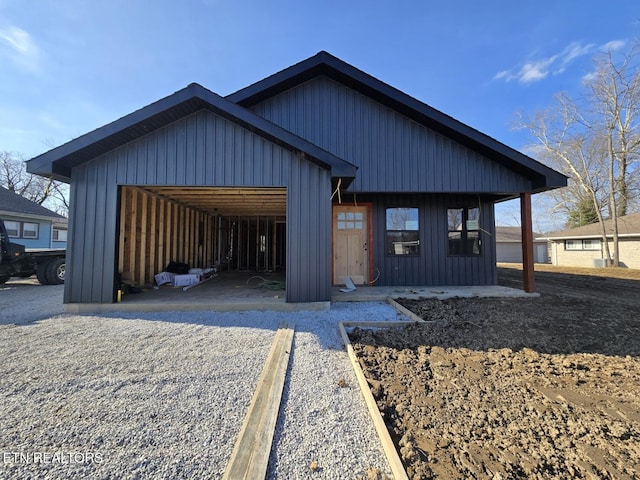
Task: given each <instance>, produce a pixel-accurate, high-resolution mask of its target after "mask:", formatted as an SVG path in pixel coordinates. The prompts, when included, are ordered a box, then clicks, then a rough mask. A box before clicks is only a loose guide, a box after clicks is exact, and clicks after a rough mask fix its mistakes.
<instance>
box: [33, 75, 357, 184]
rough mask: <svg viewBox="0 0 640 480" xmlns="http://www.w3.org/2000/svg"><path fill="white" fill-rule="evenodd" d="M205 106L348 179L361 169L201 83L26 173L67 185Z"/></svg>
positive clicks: (36, 162)
mask: <svg viewBox="0 0 640 480" xmlns="http://www.w3.org/2000/svg"><path fill="white" fill-rule="evenodd" d="M202 109H206V110H209V111H212V112H213V113H215V114H217V115H220V116H222V117H224V118H227V119H229V120H230V121H232V122H234V123H237V124H239V125H241V126H243V127H244V128H247V129H248V130H250V131H252V132H254V133H256V134H258V135H260V136H262V137H264V138H267V139H268V140H270V141H272V142H274V143H276V144H278V145H280V146H282V147H284V148H286V149H288V150H291V151H294V152H297V153H299V154H303V156H304V157H305V158H306V159H307V160H309V161H311V162H313V163H315V164H317V165H319V166H321V167H323V168H326V169H329V170H330V171H331V175H332V177H334V178H344V179H345V180H346V181H348V182H349V183H350V181H351V180H353V178H355V175H356V171H357V167H356V166H355V165H353V164H351V163H349V162H346V161H345V160H343V159H341V158H339V157H336V156H335V155H333V154H331V153H329V152H327V151H326V150H323V149H321V148H320V147H317V146H316V145H313V144H312V143H310V142H308V141H306V140H304V139H302V138H301V137H298V136H296V135H294V134H292V133H291V132H288V131H287V130H284V129H283V128H281V127H278V126H277V125H275V124H273V123H271V122H269V121H267V120H265V119H264V118H262V117H259V116H258V115H255V114H254V113H252V112H250V111H248V110H246V109H245V108H243V107H242V106H240V105H236V104H234V103H232V102H229V101H228V100H225V99H224V98H222V97H220V96H219V95H217V94H215V93H213V92H211V91H210V90H207V89H206V88H204V87H202V86H201V85H198V84H195V83H193V84H191V85H189V86H187V87H186V88H184V89H182V90H179V91H177V92H175V93H174V94H172V95H169V96H168V97H165V98H163V99H161V100H158V101H157V102H154V103H152V104H150V105H148V106H146V107H144V108H142V109H140V110H137V111H135V112H133V113H130V114H129V115H126V116H124V117H122V118H120V119H118V120H115V121H114V122H111V123H109V124H107V125H105V126H103V127H100V128H98V129H96V130H93V131H91V132H89V133H87V134H85V135H82V136H80V137H78V138H76V139H74V140H72V141H70V142H68V143H66V144H64V145H61V146H59V147H57V148H54V149H52V150H49V151H48V152H46V153H43V154H42V155H39V156H37V157H34V158H32V159H31V160H29V161H28V162H27V171H28V172H29V173H34V174H37V175H41V176H44V177H47V178H53V179H55V180H59V181H63V182H67V183H69V182H70V181H71V172H72V169H73V167H75V166H78V165H81V164H83V163H85V162H87V161H90V160H92V159H94V158H97V157H99V156H101V155H103V154H105V153H107V152H109V151H112V150H114V149H116V148H119V147H120V146H122V145H125V144H127V143H129V142H131V141H133V140H136V139H137V138H140V137H142V136H144V135H147V134H149V133H151V132H153V131H155V130H158V129H160V128H162V127H164V126H166V125H168V124H170V123H172V122H174V121H176V120H179V119H181V118H184V117H185V116H187V115H190V114H192V113H195V112H197V111H199V110H202Z"/></svg>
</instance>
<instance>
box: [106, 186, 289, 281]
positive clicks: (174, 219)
mask: <svg viewBox="0 0 640 480" xmlns="http://www.w3.org/2000/svg"><path fill="white" fill-rule="evenodd" d="M185 190H189V189H184V188H183V189H182V191H185ZM197 190H198V191H199V192H200V194H201V195H205V196H206V195H208V196H211V195H217V194H218V191H223V194H225V195H231V194H230V193H229V190H230V189H215V188H208V189H197ZM238 190H240V193H238V194H234V195H235V197H236V198H244V197H243V195H241V193H242V192H244V193H245V194H247V195H257V193H258V192H260V193H265V192H267V193H266V195H267V196H272V197H275V196H278V195H281V194H283V192H284V195H285V199H286V190H284V189H246V188H242V189H238ZM274 190H277V193H274ZM172 191H173V190H172ZM157 192H161V193H163V194H160V193H157ZM164 193H166V192H164V190H162V189H160V188H159V187H158V188H156V187H144V188H142V187H130V186H123V187H121V189H120V196H121V198H120V225H119V230H118V232H119V238H118V249H119V257H118V272H119V273H120V274H121V276H122V279H123V280H124V281H125V282H127V283H130V284H132V285H136V286H143V285H150V284H152V283H153V276H154V275H155V274H156V273H158V272H161V271H163V270H164V269H165V267H166V266H167V264H168V263H169V262H170V261H172V260H173V261H177V262H182V263H187V264H189V266H191V267H198V268H205V267H210V266H218V267H221V266H223V263H226V262H227V260H228V262H229V263H228V265H227V266H226V268H228V269H229V270H232V269H236V270H254V271H261V270H270V269H273V270H275V269H276V268H277V266H279V265H284V251H285V249H284V245H280V244H279V243H283V242H284V241H285V238H284V235H280V234H279V232H281V233H283V232H284V229H280V228H279V226H280V225H284V222H285V217H284V215H273V214H272V215H263V214H262V210H261V206H260V205H258V204H257V203H255V204H253V207H252V208H253V210H252V215H250V216H249V215H247V216H223V215H220V214H217V213H211V212H209V211H203V210H200V209H199V208H198V206H197V205H190V204H188V203H185V202H184V201H183V200H185V199H186V197H185V196H182V197H180V196H176V197H175V198H176V199H178V200H179V201H178V200H176V199H174V198H173V197H172V198H169V197H168V196H167V195H164ZM252 201H255V202H257V201H258V200H257V199H256V198H253V200H252ZM256 213H258V215H256ZM227 257H229V258H227Z"/></svg>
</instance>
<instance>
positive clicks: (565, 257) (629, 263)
mask: <svg viewBox="0 0 640 480" xmlns="http://www.w3.org/2000/svg"><path fill="white" fill-rule="evenodd" d="M604 224H605V228H606V232H607V239H608V242H609V249H610V251H611V256H613V221H612V220H605V222H604ZM545 239H546V240H549V242H550V244H551V248H550V250H551V263H553V264H554V265H563V266H570V267H594V266H595V267H599V266H606V261H604V260H603V259H606V258H607V254H606V253H605V244H604V242H603V240H602V227H601V226H600V223H592V224H591V225H584V226H582V227H577V228H572V229H571V230H564V231H562V232H554V233H549V234H547V235H545ZM618 247H619V251H620V266H623V267H628V268H640V213H634V214H631V215H625V216H624V217H619V218H618Z"/></svg>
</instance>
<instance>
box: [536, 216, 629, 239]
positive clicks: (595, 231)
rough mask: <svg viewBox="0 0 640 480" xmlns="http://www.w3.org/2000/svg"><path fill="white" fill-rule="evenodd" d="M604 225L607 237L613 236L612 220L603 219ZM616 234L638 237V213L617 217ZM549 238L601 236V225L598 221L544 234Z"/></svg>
mask: <svg viewBox="0 0 640 480" xmlns="http://www.w3.org/2000/svg"><path fill="white" fill-rule="evenodd" d="M604 226H605V229H606V231H607V237H613V220H612V219H609V220H605V221H604ZM618 235H620V236H625V237H640V213H632V214H629V215H625V216H624V217H618ZM545 238H548V239H550V240H565V239H572V238H602V227H601V226H600V223H599V222H596V223H592V224H590V225H583V226H582V227H576V228H572V229H569V230H563V231H561V232H553V233H548V234H547V235H545Z"/></svg>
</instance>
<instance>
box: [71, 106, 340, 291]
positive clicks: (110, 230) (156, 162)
mask: <svg viewBox="0 0 640 480" xmlns="http://www.w3.org/2000/svg"><path fill="white" fill-rule="evenodd" d="M145 185H183V186H238V187H241V186H252V187H266V186H271V187H286V188H287V245H288V247H289V248H288V251H287V273H286V275H287V301H290V302H312V301H327V300H329V299H330V297H331V287H330V286H331V265H330V259H331V205H330V201H329V197H330V195H331V173H330V171H328V170H325V169H323V168H321V167H319V166H317V165H315V164H313V163H311V162H309V161H308V160H305V159H303V158H302V157H301V155H300V154H298V153H297V152H292V151H290V150H288V149H285V148H283V147H281V146H279V145H276V144H274V143H272V142H271V141H269V140H267V139H265V138H263V137H261V136H260V135H258V134H256V133H253V132H251V131H249V130H247V129H246V128H244V127H242V126H239V125H237V124H235V123H233V122H231V121H229V120H227V119H225V118H222V117H220V116H218V115H216V114H214V113H211V112H209V111H205V110H202V111H200V112H196V113H194V114H192V115H190V116H188V117H185V118H183V119H181V120H178V121H176V122H174V123H172V124H170V125H168V126H166V127H164V128H161V129H159V130H157V131H155V132H152V133H150V134H148V135H146V136H145V137H142V138H140V139H137V140H134V141H132V142H130V143H128V144H127V145H124V146H122V147H120V148H118V149H116V150H113V151H111V152H108V153H106V154H104V155H102V156H100V157H98V158H95V159H93V160H91V161H89V162H87V163H84V164H82V165H80V166H78V167H76V168H74V169H73V171H72V182H71V211H70V220H69V238H68V241H69V252H68V259H67V278H66V280H65V283H66V286H65V297H64V301H65V303H110V302H113V301H114V300H115V289H114V279H115V274H116V269H117V267H118V265H117V263H118V257H117V242H118V214H119V208H120V204H119V202H120V199H119V196H118V188H119V186H132V187H135V186H145ZM322 199H326V202H324V201H322Z"/></svg>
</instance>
